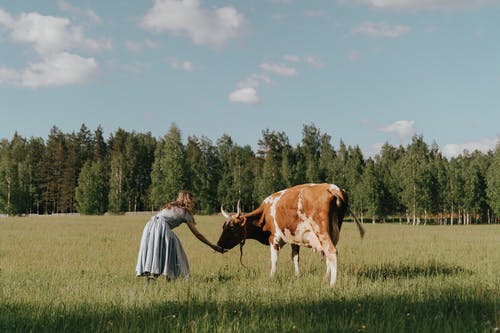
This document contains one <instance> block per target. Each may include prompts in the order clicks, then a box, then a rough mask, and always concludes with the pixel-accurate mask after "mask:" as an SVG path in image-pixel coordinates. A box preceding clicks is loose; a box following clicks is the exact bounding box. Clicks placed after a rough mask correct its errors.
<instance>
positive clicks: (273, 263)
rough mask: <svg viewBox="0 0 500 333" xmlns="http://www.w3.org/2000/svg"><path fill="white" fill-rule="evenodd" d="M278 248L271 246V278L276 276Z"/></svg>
mask: <svg viewBox="0 0 500 333" xmlns="http://www.w3.org/2000/svg"><path fill="white" fill-rule="evenodd" d="M278 254H279V247H278V245H271V277H274V274H276V264H277V263H278Z"/></svg>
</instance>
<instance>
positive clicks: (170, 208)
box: [135, 191, 225, 279]
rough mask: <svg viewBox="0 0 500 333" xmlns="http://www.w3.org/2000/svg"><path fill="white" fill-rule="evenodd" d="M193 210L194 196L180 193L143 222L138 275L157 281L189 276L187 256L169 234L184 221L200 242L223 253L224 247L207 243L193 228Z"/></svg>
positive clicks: (179, 243) (188, 193)
mask: <svg viewBox="0 0 500 333" xmlns="http://www.w3.org/2000/svg"><path fill="white" fill-rule="evenodd" d="M193 208H194V195H193V193H191V192H189V191H181V192H180V193H179V195H178V196H177V199H176V200H175V201H172V202H170V203H167V204H166V205H165V206H163V209H162V210H161V211H160V212H159V213H158V214H156V215H155V216H153V217H152V218H151V220H149V222H148V223H146V226H145V227H144V231H143V233H142V239H141V246H140V248H139V256H138V258H137V266H136V268H135V271H136V274H137V276H148V277H150V278H156V277H158V276H159V275H165V276H166V277H167V279H175V278H177V277H188V276H189V264H188V261H187V257H186V253H185V252H184V249H183V248H182V245H181V242H180V241H179V238H177V236H176V235H175V234H174V233H173V232H172V229H174V228H175V227H177V226H179V225H180V224H181V223H182V222H186V224H187V225H188V227H189V230H191V232H192V233H193V234H194V235H195V236H196V237H197V238H198V239H199V240H200V241H202V242H203V243H205V244H207V245H208V246H210V247H211V248H212V249H214V250H215V251H218V252H220V253H224V252H225V250H224V249H223V248H221V247H219V246H217V245H213V244H212V243H210V242H209V241H208V240H207V239H206V238H205V237H204V236H203V235H202V234H201V233H200V232H199V231H198V229H196V226H195V222H194V218H193V213H192V212H193Z"/></svg>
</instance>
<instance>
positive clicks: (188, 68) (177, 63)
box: [170, 59, 194, 72]
mask: <svg viewBox="0 0 500 333" xmlns="http://www.w3.org/2000/svg"><path fill="white" fill-rule="evenodd" d="M170 67H171V68H173V69H175V70H180V71H184V72H192V71H193V70H194V66H193V63H192V62H191V61H188V60H178V59H170Z"/></svg>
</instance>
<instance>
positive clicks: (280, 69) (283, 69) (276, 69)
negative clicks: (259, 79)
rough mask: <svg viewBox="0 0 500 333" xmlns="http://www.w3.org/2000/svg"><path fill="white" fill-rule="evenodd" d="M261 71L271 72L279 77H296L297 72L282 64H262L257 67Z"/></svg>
mask: <svg viewBox="0 0 500 333" xmlns="http://www.w3.org/2000/svg"><path fill="white" fill-rule="evenodd" d="M259 67H260V68H261V69H262V70H264V71H266V72H271V73H274V74H277V75H281V76H295V75H297V70H296V69H295V68H293V67H288V66H286V65H282V64H275V63H267V62H266V63H262V64H260V66H259Z"/></svg>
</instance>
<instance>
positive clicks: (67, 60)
mask: <svg viewBox="0 0 500 333" xmlns="http://www.w3.org/2000/svg"><path fill="white" fill-rule="evenodd" d="M98 71H99V65H98V64H97V62H96V61H95V59H94V58H88V59H87V58H82V57H80V56H78V55H76V54H71V53H67V52H62V53H56V54H53V55H51V56H49V57H47V58H45V59H43V60H42V61H41V62H38V63H31V64H29V65H28V66H27V67H26V68H25V69H24V70H22V71H16V70H14V69H10V68H5V67H0V84H7V85H14V86H21V87H29V88H38V87H47V86H61V85H68V84H80V83H84V82H85V81H87V80H88V79H90V78H91V77H92V76H94V75H96V74H97V73H98Z"/></svg>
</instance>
